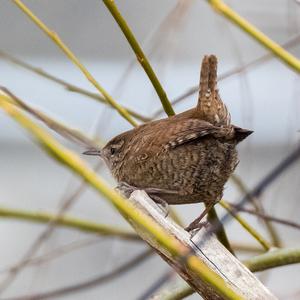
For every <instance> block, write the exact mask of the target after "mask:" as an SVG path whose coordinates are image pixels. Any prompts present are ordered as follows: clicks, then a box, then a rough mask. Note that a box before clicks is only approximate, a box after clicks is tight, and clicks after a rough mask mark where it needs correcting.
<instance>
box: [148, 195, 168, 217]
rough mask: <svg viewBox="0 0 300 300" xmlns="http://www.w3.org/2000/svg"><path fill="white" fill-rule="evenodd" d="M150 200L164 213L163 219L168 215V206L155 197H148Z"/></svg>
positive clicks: (162, 200)
mask: <svg viewBox="0 0 300 300" xmlns="http://www.w3.org/2000/svg"><path fill="white" fill-rule="evenodd" d="M150 198H151V199H152V200H153V201H154V202H155V203H156V204H157V206H158V207H159V208H160V209H161V211H162V212H163V213H164V215H165V218H166V217H167V216H168V215H169V211H170V210H169V204H168V203H167V202H166V201H165V200H164V199H162V198H160V197H159V196H157V195H150Z"/></svg>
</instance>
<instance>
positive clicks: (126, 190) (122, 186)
mask: <svg viewBox="0 0 300 300" xmlns="http://www.w3.org/2000/svg"><path fill="white" fill-rule="evenodd" d="M138 189H139V188H137V187H135V186H132V185H130V184H128V183H127V182H124V181H121V182H119V183H118V185H117V186H116V188H115V190H116V191H117V192H120V193H121V194H122V195H124V196H125V197H127V198H128V197H130V195H131V194H132V193H133V192H134V191H136V190H138Z"/></svg>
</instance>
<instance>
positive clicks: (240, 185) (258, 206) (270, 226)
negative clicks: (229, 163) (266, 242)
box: [230, 174, 282, 248]
mask: <svg viewBox="0 0 300 300" xmlns="http://www.w3.org/2000/svg"><path fill="white" fill-rule="evenodd" d="M230 179H231V180H232V181H233V182H234V183H235V184H236V186H237V187H238V188H239V190H240V191H241V192H242V193H243V194H244V195H249V194H250V193H249V189H248V188H247V186H246V184H245V183H244V182H243V181H242V179H241V178H240V177H238V176H237V175H235V174H233V175H231V177H230ZM250 200H251V201H250V203H251V204H252V205H253V207H254V208H255V210H257V211H259V212H264V208H263V206H262V204H260V202H259V199H257V198H255V197H250ZM264 223H265V226H266V228H267V230H268V232H269V235H270V237H271V240H272V244H273V245H274V246H275V247H278V248H280V247H282V243H281V240H280V237H279V234H278V233H277V231H276V229H275V227H274V226H273V224H272V222H270V221H269V220H266V219H264Z"/></svg>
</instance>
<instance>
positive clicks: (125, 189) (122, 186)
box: [116, 181, 176, 217]
mask: <svg viewBox="0 0 300 300" xmlns="http://www.w3.org/2000/svg"><path fill="white" fill-rule="evenodd" d="M116 190H117V191H121V192H122V193H123V194H124V195H125V196H126V197H129V196H130V195H131V193H132V192H133V191H136V190H143V191H145V192H146V193H147V194H148V195H149V197H150V198H151V199H152V200H153V201H154V202H155V203H156V204H157V205H158V206H159V207H160V208H161V210H162V211H163V213H164V214H165V216H166V217H167V216H168V214H169V205H168V203H167V202H166V201H165V200H164V199H163V198H161V197H160V196H158V195H157V194H159V193H168V194H173V193H176V192H175V191H171V190H164V189H159V188H139V187H136V186H133V185H130V184H128V183H126V182H124V181H122V182H119V183H118V186H117V187H116Z"/></svg>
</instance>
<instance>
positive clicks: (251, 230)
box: [219, 200, 271, 251]
mask: <svg viewBox="0 0 300 300" xmlns="http://www.w3.org/2000/svg"><path fill="white" fill-rule="evenodd" d="M219 203H220V205H221V206H222V207H224V208H225V209H226V210H227V211H228V212H229V213H230V214H231V215H232V216H233V217H234V218H235V219H236V220H237V221H238V222H239V223H240V224H241V225H242V226H243V227H244V228H245V229H246V231H248V232H249V233H250V234H251V235H252V236H253V237H254V238H255V239H256V240H257V241H258V242H259V243H260V244H261V245H262V247H263V248H264V249H265V250H266V251H268V250H269V249H270V248H271V245H270V244H269V243H268V242H267V241H266V240H265V239H264V238H263V237H262V236H261V234H260V233H259V232H258V231H256V230H255V229H254V228H253V227H252V226H251V225H250V224H249V223H247V222H246V221H245V220H244V219H243V218H242V217H241V216H240V215H238V214H237V213H236V212H235V210H234V208H232V206H231V205H230V204H228V203H227V202H226V201H224V200H221V201H220V202H219Z"/></svg>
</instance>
